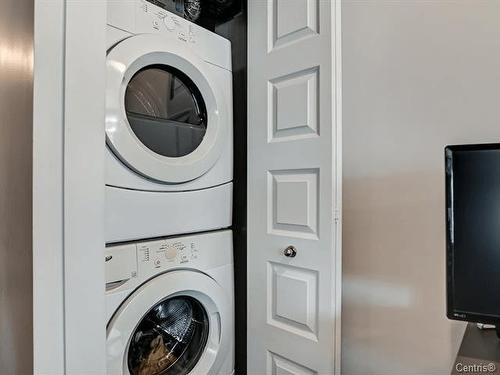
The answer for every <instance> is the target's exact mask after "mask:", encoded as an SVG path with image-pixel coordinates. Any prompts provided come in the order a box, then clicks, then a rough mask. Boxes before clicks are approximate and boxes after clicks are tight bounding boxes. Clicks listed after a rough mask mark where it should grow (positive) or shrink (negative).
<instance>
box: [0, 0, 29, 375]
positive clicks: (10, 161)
mask: <svg viewBox="0 0 500 375" xmlns="http://www.w3.org/2000/svg"><path fill="white" fill-rule="evenodd" d="M32 93H33V0H1V1H0V374H6V375H7V374H29V373H30V372H32V364H33V356H32V342H33V334H32V314H33V309H32V282H31V280H32V277H31V261H32V248H31V242H32V236H31V219H32V210H31V192H32V179H31V171H32V161H31V156H32V152H31V142H32V111H33V95H32Z"/></svg>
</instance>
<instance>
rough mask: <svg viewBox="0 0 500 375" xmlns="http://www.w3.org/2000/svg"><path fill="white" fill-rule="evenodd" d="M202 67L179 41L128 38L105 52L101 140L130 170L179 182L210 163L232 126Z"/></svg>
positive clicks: (195, 175)
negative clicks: (105, 78)
mask: <svg viewBox="0 0 500 375" xmlns="http://www.w3.org/2000/svg"><path fill="white" fill-rule="evenodd" d="M206 64H207V63H206V62H205V61H203V60H202V59H201V58H200V57H199V56H197V55H196V54H195V53H193V51H192V50H190V49H188V48H186V45H185V43H183V42H181V41H177V40H175V41H174V40H168V41H167V40H166V39H165V38H162V37H161V35H156V34H143V35H137V36H133V37H131V38H128V39H125V40H124V41H122V42H120V43H118V44H117V45H116V46H115V47H113V48H112V49H111V50H110V51H109V52H108V56H107V74H108V79H107V89H106V135H107V142H108V145H109V146H110V147H111V149H112V150H113V152H114V153H115V154H116V155H117V156H118V158H119V159H121V161H122V162H123V163H124V164H126V165H127V166H128V167H129V168H131V169H132V170H134V171H136V172H137V173H139V174H141V175H142V176H144V177H146V178H149V179H152V180H155V181H159V182H164V183H181V182H186V181H190V180H193V179H196V178H198V177H200V176H201V175H203V174H204V173H206V172H207V171H208V170H209V169H210V168H211V167H212V166H213V165H214V164H215V162H216V161H217V159H218V158H219V156H220V153H221V150H222V147H223V145H224V143H225V142H226V141H227V135H228V128H227V127H228V126H229V125H230V124H228V121H229V118H228V117H227V113H226V112H227V111H225V110H224V108H225V105H226V103H224V99H223V95H222V93H221V92H220V91H219V87H218V84H217V82H215V80H214V79H213V78H212V77H211V75H210V74H209V72H208V71H207V70H206V69H205V66H206Z"/></svg>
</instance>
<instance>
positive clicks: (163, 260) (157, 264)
mask: <svg viewBox="0 0 500 375" xmlns="http://www.w3.org/2000/svg"><path fill="white" fill-rule="evenodd" d="M198 254H199V249H198V245H197V244H196V242H195V241H192V240H191V241H190V240H186V239H165V240H158V241H151V242H143V243H139V244H137V259H138V264H139V268H151V267H152V268H154V269H158V268H167V269H168V268H172V267H182V266H183V265H186V266H187V265H188V263H192V262H196V260H197V259H198ZM189 266H191V265H189Z"/></svg>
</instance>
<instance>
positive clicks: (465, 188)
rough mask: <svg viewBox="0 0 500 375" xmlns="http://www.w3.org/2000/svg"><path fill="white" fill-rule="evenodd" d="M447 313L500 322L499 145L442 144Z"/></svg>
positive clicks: (460, 316)
mask: <svg viewBox="0 0 500 375" xmlns="http://www.w3.org/2000/svg"><path fill="white" fill-rule="evenodd" d="M445 162H446V164H445V167H446V219H447V220H446V229H447V235H446V238H447V267H446V268H447V315H448V317H449V318H450V319H454V320H465V321H470V322H478V323H487V324H494V325H497V332H498V325H500V144H484V145H460V146H448V147H446V148H445Z"/></svg>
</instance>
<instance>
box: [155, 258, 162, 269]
mask: <svg viewBox="0 0 500 375" xmlns="http://www.w3.org/2000/svg"><path fill="white" fill-rule="evenodd" d="M160 266H161V261H160V260H159V259H156V260H155V267H160Z"/></svg>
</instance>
